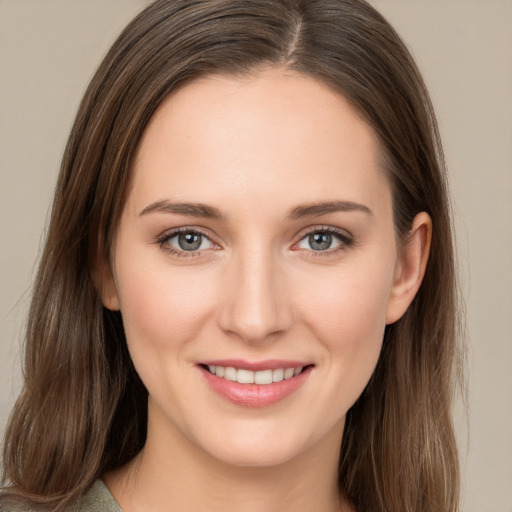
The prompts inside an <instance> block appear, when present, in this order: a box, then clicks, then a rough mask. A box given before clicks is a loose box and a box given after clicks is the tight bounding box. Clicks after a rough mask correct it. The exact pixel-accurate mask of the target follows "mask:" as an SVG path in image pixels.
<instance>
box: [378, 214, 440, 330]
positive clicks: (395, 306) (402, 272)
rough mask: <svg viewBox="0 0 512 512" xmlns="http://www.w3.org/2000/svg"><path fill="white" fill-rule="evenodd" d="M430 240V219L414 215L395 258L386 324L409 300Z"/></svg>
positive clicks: (417, 284) (420, 278)
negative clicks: (403, 243)
mask: <svg viewBox="0 0 512 512" xmlns="http://www.w3.org/2000/svg"><path fill="white" fill-rule="evenodd" d="M431 240H432V220H431V218H430V216H429V215H428V213H426V212H421V213H418V215H416V217H415V218H414V221H413V224H412V228H411V231H410V233H409V236H408V237H407V240H406V243H405V245H404V247H403V248H402V250H401V252H400V254H399V256H398V259H397V263H396V266H395V275H394V280H393V287H392V289H391V293H390V294H389V298H388V305H387V310H386V324H392V323H394V322H396V321H397V320H399V319H400V318H401V317H402V315H403V314H404V313H405V312H406V311H407V308H408V307H409V305H410V304H411V302H412V301H413V299H414V297H415V295H416V293H417V291H418V289H419V287H420V285H421V282H422V281H423V276H424V275H425V269H426V268H427V262H428V256H429V252H430V243H431Z"/></svg>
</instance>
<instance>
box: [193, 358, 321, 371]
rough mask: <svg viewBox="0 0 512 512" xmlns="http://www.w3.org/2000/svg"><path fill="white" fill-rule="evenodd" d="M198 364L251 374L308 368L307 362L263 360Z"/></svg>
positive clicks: (224, 360) (209, 361)
mask: <svg viewBox="0 0 512 512" xmlns="http://www.w3.org/2000/svg"><path fill="white" fill-rule="evenodd" d="M199 364H201V365H207V366H212V365H214V366H224V367H228V366H231V367H233V368H239V369H241V370H252V371H253V372H256V371H261V370H276V369H277V368H298V367H300V366H302V367H304V366H309V365H311V364H312V363H311V362H309V361H298V360H291V359H265V360H263V361H247V360H245V359H209V360H207V361H201V362H200V363H199Z"/></svg>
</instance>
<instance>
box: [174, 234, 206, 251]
mask: <svg viewBox="0 0 512 512" xmlns="http://www.w3.org/2000/svg"><path fill="white" fill-rule="evenodd" d="M178 244H179V246H180V248H181V249H183V250H184V251H195V250H197V249H199V247H200V246H201V235H199V234H197V233H181V234H180V235H179V236H178Z"/></svg>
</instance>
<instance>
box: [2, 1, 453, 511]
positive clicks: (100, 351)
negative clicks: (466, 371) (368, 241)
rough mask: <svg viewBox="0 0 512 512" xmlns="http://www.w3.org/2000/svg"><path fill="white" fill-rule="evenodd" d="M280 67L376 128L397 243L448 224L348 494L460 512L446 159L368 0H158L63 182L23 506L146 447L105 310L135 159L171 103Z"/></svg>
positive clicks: (35, 331)
mask: <svg viewBox="0 0 512 512" xmlns="http://www.w3.org/2000/svg"><path fill="white" fill-rule="evenodd" d="M269 66H280V67H283V66H285V67H288V68H290V69H293V70H296V71H298V72H300V73H303V74H306V75H308V76H312V77H314V78H316V79H318V80H319V81H321V82H323V83H325V84H327V85H329V86H330V87H332V88H333V89H334V90H336V91H338V92H339V93H340V94H342V95H343V96H344V97H345V98H346V99H347V100H348V101H349V102H350V103H351V105H352V106H353V107H354V108H355V109H356V110H357V112H358V113H359V114H360V115H361V116H362V117H363V118H364V119H365V120H366V121H367V122H368V124H369V126H370V127H371V128H372V129H373V130H374V132H375V133H376V135H377V137H378V140H379V141H380V145H381V149H382V152H383V157H384V158H383V166H384V167H385V171H386V172H387V174H388V176H389V180H390V184H391V189H392V194H393V208H394V222H395V227H396V233H397V239H399V240H406V238H407V234H408V231H409V230H410V228H411V225H412V221H413V218H414V216H415V215H416V214H417V213H419V212H421V211H425V212H427V213H428V214H429V215H430V216H431V218H432V223H433V236H432V246H431V255H430V260H429V263H428V266H427V271H426V274H425V277H424V281H423V283H422V285H421V287H420V290H419V292H418V294H417V296H416V297H415V299H414V301H413V303H412V304H411V306H410V308H409V309H408V311H407V312H406V313H405V315H404V316H403V317H402V318H401V319H400V320H399V321H398V322H396V323H395V324H393V325H389V326H388V327H387V328H386V332H385V337H384V344H383V349H382V354H381V357H380V359H379V362H378V365H377V368H376V370H375V372H374V374H373V376H372V378H371V380H370V382H369V384H368V385H367V387H366V389H365V391H364V392H363V394H362V395H361V397H360V398H359V399H358V400H357V402H356V403H355V404H354V406H353V407H352V408H351V409H350V410H349V412H348V414H347V419H346V425H345V431H344V435H343V443H342V446H341V456H340V470H339V484H340V491H341V492H342V493H343V494H344V495H345V496H346V497H347V499H348V500H349V501H350V502H351V503H353V504H354V506H355V508H356V509H357V510H358V512H370V511H372V512H375V511H389V510H393V511H394V512H413V511H414V512H417V511H418V510H421V511H422V512H434V511H435V512H454V511H455V510H457V508H458V499H459V466H458V457H457V449H456V442H455V438H454V433H453V426H452V420H451V406H452V394H453V389H454V384H455V382H456V380H457V378H458V376H460V375H459V373H458V371H457V370H458V369H460V361H461V358H460V348H459V345H458V336H457V335H458V327H457V325H458V324H457V318H458V311H457V304H458V299H457V288H456V275H455V262H454V251H453V240H452V228H451V220H450V219H451V216H450V207H449V201H448V192H447V184H446V174H445V165H444V159H443V152H442V147H441V142H440V138H439V133H438V129H437V124H436V120H435V115H434V112H433V108H432V105H431V102H430V99H429V96H428V92H427V90H426V87H425V85H424V83H423V81H422V79H421V76H420V74H419V72H418V70H417V68H416V66H415V64H414V61H413V59H412V57H411V55H410V53H409V52H408V50H407V49H406V47H405V45H404V44H403V43H402V41H401V40H400V38H399V37H398V35H397V34H396V32H395V31H394V30H393V29H392V28H391V26H390V25H389V24H388V23H387V22H386V21H385V20H384V18H383V17H382V16H381V15H380V14H378V13H377V12H376V11H375V10H374V9H373V8H372V7H371V6H370V5H368V4H367V3H366V2H364V1H362V0H186V1H185V0H175V1H172V2H171V1H168V0H159V1H156V2H154V3H152V4H151V5H150V6H149V7H148V8H146V9H145V10H144V11H142V12H141V13H140V14H139V15H138V16H137V17H136V18H135V19H134V20H133V21H132V22H131V23H130V24H129V25H128V26H127V27H126V29H125V30H124V31H123V32H122V33H121V35H120V36H119V38H118V39H117V40H116V42H115V43H114V44H113V46H112V48H111V49H110V51H109V52H108V54H107V55H106V57H105V58H104V60H103V62H102V64H101V65H100V67H99V69H98V71H97V72H96V74H95V76H94V78H93V79H92V81H91V84H90V85H89V88H88V89H87V92H86V94H85V96H84V99H83V100H82V103H81V105H80V107H79V110H78V114H77V116H76V120H75V123H74V125H73V129H72V131H71V135H70V137H69V140H68V143H67V146H66V150H65V154H64V158H63V162H62V167H61V172H60V175H59V179H58V184H57V189H56V194H55V198H54V203H53V209H52V215H51V220H50V225H49V231H48V236H47V240H46V245H45V249H44V252H43V255H42V259H41V262H40V265H39V270H38V274H37V277H36V281H35V286H34V292H33V298H32V304H31V308H30V312H29V318H28V325H27V332H26V349H25V363H24V374H25V381H24V387H23V390H22V393H21V395H20V398H19V399H18V402H17V403H16V406H15V408H14V410H13V413H12V415H11V418H10V422H9V425H8V428H7V431H6V437H5V446H4V460H3V465H4V484H6V483H9V484H10V486H9V487H6V488H5V493H6V494H8V495H9V496H11V497H13V498H15V499H19V500H23V501H25V502H27V503H39V504H43V505H47V506H51V507H53V508H54V510H56V511H60V510H64V509H65V508H66V507H67V506H68V505H69V504H70V503H71V502H73V501H74V500H76V499H77V497H79V496H80V495H81V494H83V493H84V492H85V490H86V489H87V488H88V487H89V486H90V485H91V483H92V482H93V481H94V480H95V479H96V478H98V477H100V476H101V475H102V474H104V473H105V472H106V471H109V470H112V469H115V468H117V467H120V466H122V465H123V464H125V463H126V462H128V461H129V460H130V459H132V458H133V457H134V456H135V455H136V454H137V453H138V452H139V451H140V450H141V449H142V447H143V445H144V442H145V437H146V422H147V391H146V389H145V387H144V385H143V383H142V382H141V380H140V378H139V377H138V375H137V373H136V371H135V369H134V367H133V364H132V363H131V360H130V356H129V353H128V349H127V346H126V339H125V335H124V330H123V326H122V319H121V315H120V313H119V312H113V311H109V310H107V309H106V308H104V307H103V305H102V303H101V299H100V294H99V293H98V289H97V288H98V286H97V283H95V281H97V280H96V279H95V277H94V273H95V265H96V264H97V258H98V257H100V258H105V259H107V260H108V259H109V257H110V251H111V248H112V244H113V240H114V238H115V231H116V228H117V225H118V221H119V218H120V215H121V212H122V208H123V205H124V203H125V199H126V195H127V190H128V187H129V180H130V168H131V164H132V160H133V158H134V155H135V151H136V149H137V146H138V142H139V141H140V139H141V136H142V134H143V132H144V129H145V127H146V125H147V123H148V122H149V120H150V118H151V117H152V115H153V113H154V112H155V110H156V109H157V108H158V106H159V105H160V104H161V102H162V101H163V100H164V99H165V98H166V97H167V96H168V95H169V94H170V93H171V92H172V91H174V90H176V88H177V87H179V86H182V85H184V84H186V83H188V82H189V81H191V80H194V79H196V78H198V77H201V76H205V75H208V74H212V73H223V74H228V75H235V76H249V75H251V74H254V73H255V72H257V71H258V70H259V69H261V68H263V67H269ZM98 254H99V256H98ZM48 418H51V422H49V421H48Z"/></svg>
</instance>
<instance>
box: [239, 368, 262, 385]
mask: <svg viewBox="0 0 512 512" xmlns="http://www.w3.org/2000/svg"><path fill="white" fill-rule="evenodd" d="M256 373H258V372H256ZM236 380H237V381H238V382H240V384H252V383H253V382H254V372H251V370H237V372H236ZM256 384H259V383H258V382H257V383H256Z"/></svg>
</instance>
